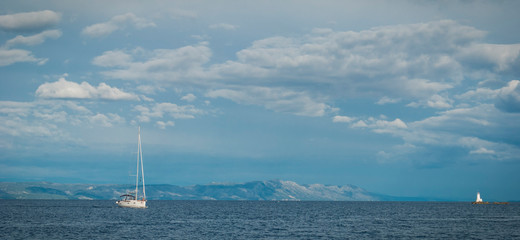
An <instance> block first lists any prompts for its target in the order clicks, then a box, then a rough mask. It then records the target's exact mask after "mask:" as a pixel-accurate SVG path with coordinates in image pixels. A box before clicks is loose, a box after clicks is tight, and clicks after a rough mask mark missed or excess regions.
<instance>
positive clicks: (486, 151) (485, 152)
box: [469, 147, 495, 154]
mask: <svg viewBox="0 0 520 240" xmlns="http://www.w3.org/2000/svg"><path fill="white" fill-rule="evenodd" d="M469 154H495V151H493V150H489V149H486V148H485V147H481V148H479V149H477V150H473V151H470V152H469Z"/></svg>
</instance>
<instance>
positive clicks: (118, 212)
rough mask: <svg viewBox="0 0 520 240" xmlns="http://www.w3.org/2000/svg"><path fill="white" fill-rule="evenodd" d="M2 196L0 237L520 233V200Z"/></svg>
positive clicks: (404, 236)
mask: <svg viewBox="0 0 520 240" xmlns="http://www.w3.org/2000/svg"><path fill="white" fill-rule="evenodd" d="M148 206H149V208H147V209H128V208H119V207H117V206H116V205H115V203H114V201H82V200H63V201H62V200H0V239H382V238H383V239H388V238H399V239H417V238H421V239H520V204H519V203H511V204H509V205H472V204H470V203H451V202H450V203H440V202H269V201H149V202H148Z"/></svg>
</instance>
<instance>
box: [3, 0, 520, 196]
mask: <svg viewBox="0 0 520 240" xmlns="http://www.w3.org/2000/svg"><path fill="white" fill-rule="evenodd" d="M519 9H520V2H519V1H405V0H401V1H399V0H398V1H376V0H374V1H331V0H324V1H307V0H303V1H226V0H223V1H146V2H143V1H81V2H80V1H65V0H55V1H28V0H21V1H20V0H17V1H11V0H7V1H2V2H1V3H0V181H11V182H13V181H51V182H62V183H96V184H111V183H129V184H130V183H132V182H133V180H132V179H133V178H135V177H134V176H132V174H134V172H135V169H134V168H135V161H136V153H137V129H138V126H141V138H142V149H143V159H144V169H145V177H146V182H147V183H150V184H153V183H156V184H158V183H166V184H175V185H192V184H207V183H211V182H247V181H255V180H270V179H282V180H291V181H296V182H298V183H301V184H312V183H322V184H331V185H346V184H353V185H357V186H359V187H362V188H365V189H367V190H368V191H371V192H376V193H381V194H387V195H393V196H415V197H417V196H418V197H435V198H439V199H448V200H459V201H472V200H473V199H475V198H476V192H477V191H480V192H481V194H482V198H483V199H484V200H497V201H508V200H520V174H518V172H519V171H520V124H519V123H520V81H519V79H520V31H518V26H520V17H519V16H518V14H517V13H518V10H519Z"/></svg>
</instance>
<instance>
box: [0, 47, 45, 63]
mask: <svg viewBox="0 0 520 240" xmlns="http://www.w3.org/2000/svg"><path fill="white" fill-rule="evenodd" d="M48 60H49V59H47V58H36V57H35V56H33V55H32V53H31V52H30V51H27V50H22V49H2V48H0V66H8V65H11V64H14V63H19V62H36V63H37V64H38V65H43V64H45V63H46V62H47V61H48Z"/></svg>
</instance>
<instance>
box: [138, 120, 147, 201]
mask: <svg viewBox="0 0 520 240" xmlns="http://www.w3.org/2000/svg"><path fill="white" fill-rule="evenodd" d="M140 131H141V130H140V129H139V132H140ZM141 146H142V145H141V133H139V154H140V157H141V178H142V179H143V200H145V199H146V189H145V187H144V168H143V149H142V148H141Z"/></svg>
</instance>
